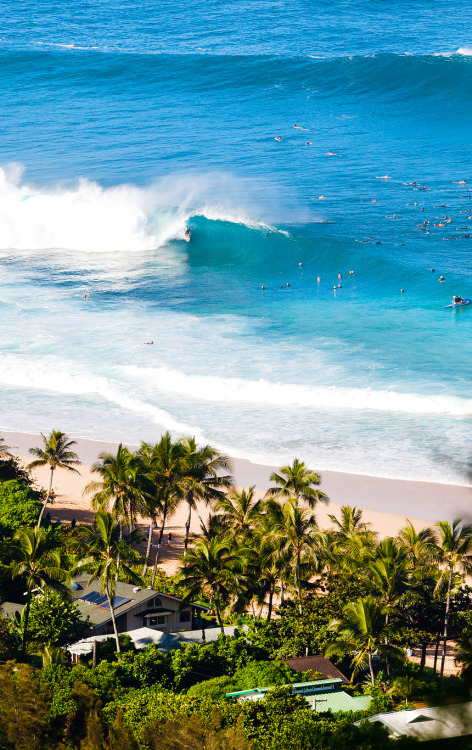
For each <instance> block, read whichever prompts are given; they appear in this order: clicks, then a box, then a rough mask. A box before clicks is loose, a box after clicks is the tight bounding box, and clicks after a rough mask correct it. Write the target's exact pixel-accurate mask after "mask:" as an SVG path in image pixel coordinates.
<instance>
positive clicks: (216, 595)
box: [179, 539, 242, 634]
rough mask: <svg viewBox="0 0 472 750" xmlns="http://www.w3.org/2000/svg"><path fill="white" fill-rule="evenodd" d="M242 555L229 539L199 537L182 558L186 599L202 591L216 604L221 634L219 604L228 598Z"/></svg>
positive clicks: (222, 603) (181, 575)
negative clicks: (234, 549)
mask: <svg viewBox="0 0 472 750" xmlns="http://www.w3.org/2000/svg"><path fill="white" fill-rule="evenodd" d="M241 563H242V560H241V556H240V555H238V554H237V553H235V552H233V551H232V549H231V546H230V544H229V542H228V541H226V540H224V539H222V540H219V539H211V540H210V541H207V540H206V539H199V540H198V541H197V542H196V544H195V546H194V547H193V549H191V550H190V551H189V552H187V554H186V555H185V556H184V557H183V559H182V567H181V570H180V576H179V577H180V583H181V584H182V586H183V587H184V588H185V589H186V595H185V598H186V599H190V598H193V597H195V596H199V595H201V594H203V595H204V596H206V597H208V600H209V602H210V604H212V605H214V606H215V610H216V619H217V620H218V624H219V626H220V628H221V632H222V633H223V634H224V632H225V630H224V625H223V620H222V618H221V610H222V608H223V607H224V606H225V605H226V604H227V603H228V602H229V599H230V594H231V590H232V588H234V586H235V584H236V583H237V581H238V573H240V571H241V567H242V565H241Z"/></svg>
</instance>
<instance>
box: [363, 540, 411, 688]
mask: <svg viewBox="0 0 472 750" xmlns="http://www.w3.org/2000/svg"><path fill="white" fill-rule="evenodd" d="M366 573H367V576H368V578H369V579H370V582H371V584H372V586H373V588H374V591H376V592H377V595H378V598H379V600H380V602H381V603H382V604H383V605H384V607H385V624H386V625H387V626H388V624H389V619H390V614H391V612H392V609H393V608H394V607H395V606H397V605H398V603H399V601H400V600H401V597H402V596H403V595H404V594H405V592H406V591H407V589H408V586H409V583H410V569H409V566H408V557H407V553H406V551H405V550H404V549H403V548H402V547H401V546H400V545H399V544H398V543H397V541H396V540H395V539H393V538H392V537H387V538H386V539H383V540H382V541H381V542H380V544H379V545H378V547H377V549H376V550H375V553H374V556H373V559H372V560H371V561H370V562H369V563H367V566H366ZM385 643H386V645H388V633H386V634H385ZM385 662H386V668H387V675H388V676H389V677H390V663H389V660H388V655H386V659H385Z"/></svg>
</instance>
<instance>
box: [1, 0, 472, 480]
mask: <svg viewBox="0 0 472 750" xmlns="http://www.w3.org/2000/svg"><path fill="white" fill-rule="evenodd" d="M80 7H81V3H80V2H79V4H78V7H76V8H75V9H74V12H72V9H69V8H67V7H65V6H63V7H61V8H60V9H58V8H57V7H56V6H55V5H54V4H52V3H50V2H49V1H48V0H47V1H46V2H45V3H42V4H41V7H40V8H36V10H35V13H34V15H33V14H32V12H30V11H29V10H28V8H26V7H24V6H21V7H14V6H12V5H11V4H7V3H6V2H4V0H0V8H1V10H2V18H3V20H4V25H3V28H2V39H1V41H0V66H1V72H2V76H1V77H0V94H1V101H2V122H3V137H2V140H1V142H0V264H1V270H2V273H1V274H0V313H1V314H0V341H1V357H0V403H1V405H2V409H1V413H0V428H1V429H4V430H12V431H22V430H24V431H28V432H33V433H37V432H39V431H43V432H44V431H47V430H49V429H52V428H56V429H63V430H65V431H67V432H68V433H69V434H71V435H74V436H76V437H88V438H92V439H95V440H108V441H116V442H119V441H127V442H129V443H131V444H136V443H138V442H139V441H140V440H155V439H158V437H159V436H160V434H161V433H162V431H163V430H166V429H169V430H170V431H171V432H172V433H173V434H175V435H181V434H188V435H195V436H196V437H197V439H198V440H199V441H200V442H202V443H203V442H205V443H206V442H208V443H211V444H213V445H215V446H216V447H218V448H220V449H221V450H224V451H226V452H227V453H229V454H231V455H234V456H241V457H245V458H250V459H252V460H254V461H260V462H263V463H269V464H272V465H278V464H280V463H281V462H285V461H291V460H292V459H293V458H294V457H295V456H298V457H299V458H300V459H302V460H305V461H306V462H307V463H308V464H309V465H310V466H312V467H313V468H314V469H317V470H320V471H323V470H324V469H333V470H339V471H347V472H354V473H362V474H372V475H377V476H388V477H402V478H410V479H427V480H433V481H437V482H451V483H455V484H466V483H468V482H469V468H470V467H469V463H470V450H469V448H468V446H469V445H470V442H471V437H472V429H471V425H472V396H471V387H470V386H471V376H470V363H471V361H472V337H471V336H470V326H471V325H472V317H471V314H472V313H471V311H470V310H467V309H466V308H464V309H462V310H458V311H451V310H443V309H442V308H443V305H445V304H447V303H448V302H450V299H451V297H452V295H453V294H461V295H463V296H464V297H472V286H471V281H470V279H471V261H470V257H471V253H470V251H471V248H472V245H471V244H470V243H471V242H472V239H470V235H471V234H472V211H471V209H472V197H471V193H470V192H469V191H470V189H471V188H470V180H471V179H472V175H471V166H472V157H471V156H470V147H469V131H470V118H471V116H472V105H471V101H472V76H471V73H472V67H471V66H472V56H471V49H472V48H471V39H472V24H471V22H470V21H468V20H467V19H465V18H464V14H463V8H462V7H461V6H460V5H459V3H456V2H447V3H446V2H444V1H443V0H439V1H438V3H435V7H434V8H432V7H431V4H429V3H427V2H425V1H423V0H420V2H419V4H418V5H417V6H415V9H412V8H411V6H410V5H409V4H408V3H407V2H406V1H405V0H396V1H395V2H393V3H390V4H389V5H388V6H383V7H381V8H379V7H378V4H375V6H374V4H367V6H365V7H364V8H363V9H362V11H361V10H359V9H358V8H357V7H356V6H355V5H354V4H352V3H351V2H348V0H337V2H335V3H328V2H327V1H326V2H324V1H322V2H321V3H320V2H318V3H316V5H315V4H313V3H311V2H309V3H307V4H306V5H304V6H303V7H300V5H299V4H296V3H294V2H292V1H291V0H285V1H284V2H283V3H282V4H279V5H277V6H274V4H273V3H268V2H266V1H265V0H257V2H255V3H254V2H251V3H250V4H249V3H247V2H246V1H245V0H239V2H237V3H230V4H226V5H224V6H222V5H221V4H220V3H216V4H215V3H211V2H210V3H207V4H205V5H204V6H203V5H201V4H198V3H196V2H193V0H191V1H190V2H189V3H187V4H186V6H185V12H184V9H182V8H179V7H176V6H174V5H172V4H170V3H167V2H164V3H161V4H160V6H159V11H158V9H157V6H156V4H155V3H152V2H149V1H148V0H144V2H143V3H141V4H140V5H139V7H138V6H137V5H135V4H130V5H129V6H127V7H126V8H124V7H123V6H122V5H121V4H118V3H117V2H114V0H107V2H106V3H105V4H102V5H101V6H100V8H98V7H97V8H93V9H91V8H90V7H89V6H87V12H86V13H85V14H83V19H84V23H83V24H82V25H81V27H80V28H79V27H78V26H77V24H76V23H75V22H74V14H75V13H77V12H79V11H80ZM438 14H440V15H441V19H442V21H441V24H440V25H438V23H437V18H438ZM248 17H250V18H251V23H247V22H245V21H244V19H245V18H248ZM287 18H289V19H290V22H289V23H288V22H287ZM340 18H342V19H343V22H342V24H341V25H340V23H339V19H340ZM19 29H21V33H19ZM459 29H460V32H459ZM294 125H296V126H297V127H294ZM387 178H388V179H387ZM469 217H470V219H469ZM425 222H426V223H425ZM187 228H190V229H191V240H190V242H186V241H185V232H186V230H187ZM432 269H434V270H432ZM349 271H353V273H352V274H350V273H349ZM338 275H340V277H341V278H338ZM440 275H443V276H444V278H445V281H444V282H443V283H440V282H439V276H440ZM317 278H320V281H317ZM338 284H340V286H339V287H338ZM401 289H403V290H404V292H403V293H402V292H401V291H400V290H401ZM469 313H471V314H469ZM150 342H152V343H150Z"/></svg>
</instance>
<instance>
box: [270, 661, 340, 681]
mask: <svg viewBox="0 0 472 750" xmlns="http://www.w3.org/2000/svg"><path fill="white" fill-rule="evenodd" d="M284 662H285V664H288V666H289V667H291V668H292V669H295V670H296V671H297V672H307V671H308V670H309V669H310V670H311V671H312V672H320V673H321V677H322V678H324V679H326V678H330V677H339V678H341V679H342V681H343V682H344V683H345V684H346V683H347V682H348V680H347V679H346V677H345V676H344V675H343V673H342V672H340V671H339V669H338V668H337V667H335V666H334V664H333V662H332V661H330V659H326V657H324V656H300V657H298V658H297V659H284Z"/></svg>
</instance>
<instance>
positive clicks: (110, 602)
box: [105, 586, 121, 654]
mask: <svg viewBox="0 0 472 750" xmlns="http://www.w3.org/2000/svg"><path fill="white" fill-rule="evenodd" d="M105 593H106V595H107V599H108V606H109V607H110V613H111V621H112V623H113V631H114V633H115V641H116V650H117V651H118V653H119V654H121V648H120V639H119V638H118V630H117V629H116V620H115V610H114V609H113V604H112V601H111V597H110V591H109V589H108V586H107V587H106V588H105Z"/></svg>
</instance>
